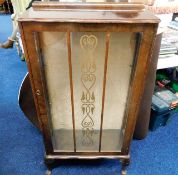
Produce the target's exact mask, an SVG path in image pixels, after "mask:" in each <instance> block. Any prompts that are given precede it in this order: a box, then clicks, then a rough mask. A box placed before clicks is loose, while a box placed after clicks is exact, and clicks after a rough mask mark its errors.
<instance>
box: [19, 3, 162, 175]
mask: <svg viewBox="0 0 178 175" xmlns="http://www.w3.org/2000/svg"><path fill="white" fill-rule="evenodd" d="M158 23H159V19H158V18H156V17H155V16H154V15H152V14H151V13H150V12H148V11H145V10H144V6H143V5H141V4H128V3H115V2H114V1H113V2H109V3H108V2H103V3H94V2H84V3H79V2H78V3H62V2H61V3H59V2H43V3H42V2H36V3H34V4H33V8H31V9H29V10H28V11H27V12H25V13H24V14H23V15H22V16H21V17H20V18H19V27H20V31H21V35H22V40H23V45H24V49H25V56H26V61H27V65H28V70H29V76H30V82H31V86H32V91H33V96H34V99H35V105H36V110H37V114H38V120H39V123H40V128H41V129H42V133H43V137H44V144H45V149H46V155H45V162H46V164H47V165H48V168H50V167H51V166H50V163H52V162H53V161H55V160H57V159H65V158H81V159H89V158H93V159H97V158H118V159H120V160H121V161H122V165H123V166H122V174H126V170H125V166H126V165H128V164H129V158H130V156H129V150H130V143H131V140H132V135H133V132H134V127H135V123H136V116H137V112H138V109H139V104H140V100H141V96H142V93H143V89H144V83H145V75H146V73H147V68H148V65H149V62H150V56H151V52H152V46H153V43H154V39H155V36H156V31H157V27H158ZM50 173H51V172H50V171H48V174H50Z"/></svg>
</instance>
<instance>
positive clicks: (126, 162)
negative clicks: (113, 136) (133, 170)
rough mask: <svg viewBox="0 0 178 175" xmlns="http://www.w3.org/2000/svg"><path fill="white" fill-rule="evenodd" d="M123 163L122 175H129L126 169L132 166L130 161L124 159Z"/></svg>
mask: <svg viewBox="0 0 178 175" xmlns="http://www.w3.org/2000/svg"><path fill="white" fill-rule="evenodd" d="M121 162H122V169H121V175H126V174H127V170H126V167H127V166H128V165H129V164H130V160H129V159H123V160H122V161H121Z"/></svg>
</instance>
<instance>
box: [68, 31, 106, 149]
mask: <svg viewBox="0 0 178 175" xmlns="http://www.w3.org/2000/svg"><path fill="white" fill-rule="evenodd" d="M71 50H72V69H73V86H74V109H75V125H76V143H77V146H76V147H77V151H96V152H98V151H99V136H100V124H101V107H102V89H103V74H104V58H105V33H99V32H96V33H94V32H92V33H91V32H85V33H82V32H76V33H72V35H71Z"/></svg>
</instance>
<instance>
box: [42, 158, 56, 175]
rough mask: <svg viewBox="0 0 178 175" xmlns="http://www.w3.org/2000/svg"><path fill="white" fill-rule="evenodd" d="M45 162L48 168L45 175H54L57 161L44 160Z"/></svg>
mask: <svg viewBox="0 0 178 175" xmlns="http://www.w3.org/2000/svg"><path fill="white" fill-rule="evenodd" d="M44 162H45V164H46V166H47V171H46V172H45V175H52V169H53V166H54V163H55V161H54V160H53V159H46V158H45V159H44Z"/></svg>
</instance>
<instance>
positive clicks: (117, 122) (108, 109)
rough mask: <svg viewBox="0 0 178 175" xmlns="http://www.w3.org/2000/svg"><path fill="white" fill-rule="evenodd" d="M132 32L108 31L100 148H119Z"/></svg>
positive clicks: (130, 61) (133, 38)
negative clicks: (108, 42)
mask: <svg viewBox="0 0 178 175" xmlns="http://www.w3.org/2000/svg"><path fill="white" fill-rule="evenodd" d="M135 39H136V34H132V33H111V36H110V46H109V56H108V69H107V74H106V91H105V107H104V116H103V132H102V143H101V151H111V152H113V151H120V150H121V146H122V140H123V138H122V137H123V133H122V126H123V120H124V112H125V107H126V102H127V94H128V89H129V83H130V76H131V71H132V64H133V59H134V52H135V45H136V42H135Z"/></svg>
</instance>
